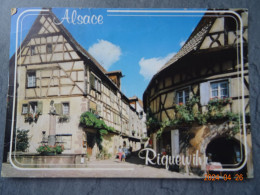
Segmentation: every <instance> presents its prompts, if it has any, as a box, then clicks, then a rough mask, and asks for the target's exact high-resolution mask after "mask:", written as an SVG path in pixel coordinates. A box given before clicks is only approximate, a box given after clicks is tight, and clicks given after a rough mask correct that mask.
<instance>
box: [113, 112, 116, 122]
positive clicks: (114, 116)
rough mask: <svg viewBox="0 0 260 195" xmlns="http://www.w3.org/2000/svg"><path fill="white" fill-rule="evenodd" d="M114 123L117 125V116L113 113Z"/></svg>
mask: <svg viewBox="0 0 260 195" xmlns="http://www.w3.org/2000/svg"><path fill="white" fill-rule="evenodd" d="M113 122H114V123H116V114H115V113H113Z"/></svg>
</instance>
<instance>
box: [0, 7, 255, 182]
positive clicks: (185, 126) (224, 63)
mask: <svg viewBox="0 0 260 195" xmlns="http://www.w3.org/2000/svg"><path fill="white" fill-rule="evenodd" d="M11 26H12V28H11V33H10V37H11V42H10V64H9V88H8V89H9V91H8V98H7V99H8V104H7V116H6V130H5V146H4V156H3V163H2V172H1V174H2V176H3V177H74V178H78V177H88V178H93V177H100V178H103V177H109V178H114V177H117V178H194V179H203V180H208V181H214V180H220V179H224V180H225V181H227V180H236V181H242V180H244V179H246V178H252V177H253V160H252V158H253V157H252V141H251V130H250V114H249V113H250V105H249V75H248V11H247V10H246V9H225V10H221V9H95V8H91V9H89V8H13V9H12V10H11Z"/></svg>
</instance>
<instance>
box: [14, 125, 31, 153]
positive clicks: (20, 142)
mask: <svg viewBox="0 0 260 195" xmlns="http://www.w3.org/2000/svg"><path fill="white" fill-rule="evenodd" d="M28 133H29V130H24V129H22V130H19V129H18V130H17V132H16V140H15V143H16V151H22V152H25V151H26V150H27V149H28V148H29V146H30V144H29V135H28Z"/></svg>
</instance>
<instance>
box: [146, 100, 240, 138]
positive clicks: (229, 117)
mask: <svg viewBox="0 0 260 195" xmlns="http://www.w3.org/2000/svg"><path fill="white" fill-rule="evenodd" d="M231 103H232V100H231V99H230V98H224V99H217V98H214V99H211V100H210V101H209V102H208V105H207V111H206V112H204V113H202V112H201V111H199V110H198V109H196V107H197V108H198V106H199V105H198V104H199V97H196V96H193V97H192V98H191V99H190V100H189V101H188V102H187V103H186V104H185V105H184V104H183V103H180V104H179V105H174V109H175V114H176V115H175V119H173V120H170V121H163V122H158V120H157V119H155V118H154V117H153V116H152V114H151V113H149V115H148V119H147V127H148V128H149V127H153V128H156V130H157V131H156V134H157V138H158V139H159V138H160V137H161V135H162V133H163V131H164V129H165V128H166V127H174V126H178V127H185V126H186V127H187V126H190V125H191V124H192V123H198V124H200V125H205V124H208V123H210V122H218V121H222V120H225V121H229V122H231V123H232V124H233V128H232V132H231V134H233V135H235V134H236V133H238V132H239V130H240V121H241V120H242V118H241V116H240V115H239V114H235V113H232V112H227V111H225V110H224V108H225V106H226V105H228V104H231ZM153 128H152V131H154V129H153Z"/></svg>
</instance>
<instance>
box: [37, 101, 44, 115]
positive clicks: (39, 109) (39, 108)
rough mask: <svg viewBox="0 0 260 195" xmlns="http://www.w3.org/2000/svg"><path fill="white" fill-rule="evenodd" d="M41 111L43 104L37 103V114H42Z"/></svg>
mask: <svg viewBox="0 0 260 195" xmlns="http://www.w3.org/2000/svg"><path fill="white" fill-rule="evenodd" d="M42 109H43V103H42V101H38V105H37V113H41V114H42Z"/></svg>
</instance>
